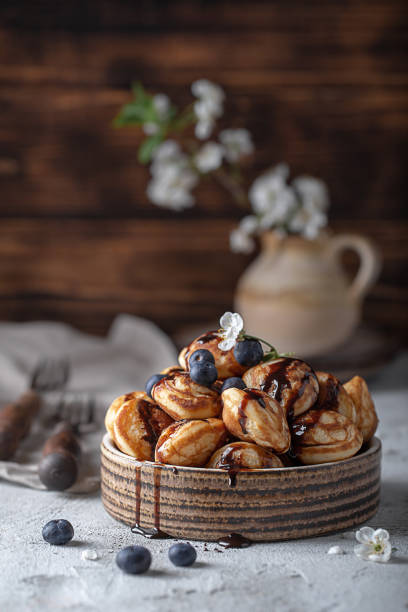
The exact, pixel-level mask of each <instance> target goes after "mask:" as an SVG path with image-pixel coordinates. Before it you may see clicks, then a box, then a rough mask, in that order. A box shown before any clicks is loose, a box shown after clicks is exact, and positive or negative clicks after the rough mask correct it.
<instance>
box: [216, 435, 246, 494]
mask: <svg viewBox="0 0 408 612" xmlns="http://www.w3.org/2000/svg"><path fill="white" fill-rule="evenodd" d="M238 449H239V446H238V445H237V444H236V445H235V446H231V447H229V448H226V449H225V451H224V452H223V453H222V455H221V457H220V458H219V460H218V461H217V468H218V469H219V470H225V471H226V472H228V485H229V486H230V487H235V486H236V484H237V474H238V472H240V471H241V470H242V469H243V468H242V466H241V464H240V463H239V462H238V461H237V460H236V459H235V457H234V452H235V451H237V450H238Z"/></svg>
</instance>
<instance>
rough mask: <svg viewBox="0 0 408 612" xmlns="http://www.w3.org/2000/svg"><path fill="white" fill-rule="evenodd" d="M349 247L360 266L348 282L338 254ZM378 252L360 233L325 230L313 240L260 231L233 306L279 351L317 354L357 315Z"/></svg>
mask: <svg viewBox="0 0 408 612" xmlns="http://www.w3.org/2000/svg"><path fill="white" fill-rule="evenodd" d="M346 249H352V250H354V251H356V252H357V254H358V255H359V257H360V267H359V269H358V272H357V274H356V276H355V278H354V280H353V281H352V282H351V283H350V282H349V281H348V279H347V276H346V274H345V272H344V270H343V268H342V265H341V261H340V255H341V252H342V251H343V250H346ZM379 270H380V257H379V254H378V252H377V251H376V249H375V248H374V246H373V245H372V244H371V242H370V241H369V240H367V239H366V238H364V237H363V236H358V235H354V234H338V235H334V236H330V235H329V234H325V235H322V236H320V237H319V238H317V239H316V240H306V239H304V238H301V237H299V236H289V237H285V238H282V237H280V236H279V235H278V234H276V233H274V232H268V233H266V234H264V235H263V236H262V250H261V253H260V255H259V256H258V257H257V258H256V259H255V261H253V262H252V264H251V265H250V266H249V267H248V268H247V269H246V271H245V272H244V274H243V275H242V277H241V278H240V280H239V282H238V286H237V290H236V294H235V309H236V311H237V312H240V313H241V314H242V316H243V317H244V321H245V328H246V329H247V330H250V332H251V333H253V334H254V335H256V336H259V337H261V338H264V339H265V340H269V341H270V342H272V343H273V344H274V346H275V347H276V348H277V349H278V350H279V351H281V352H294V353H295V354H296V355H298V356H303V357H309V356H313V355H320V354H323V353H326V352H329V351H330V350H332V349H334V348H335V347H336V346H338V345H340V344H342V343H344V342H345V341H346V340H347V339H348V338H349V337H350V335H351V334H352V333H353V330H354V329H355V328H356V326H357V325H358V323H359V321H360V318H361V305H362V300H363V298H364V296H365V294H366V293H367V291H368V289H369V288H370V287H371V285H372V284H373V283H374V282H375V280H376V278H377V275H378V273H379Z"/></svg>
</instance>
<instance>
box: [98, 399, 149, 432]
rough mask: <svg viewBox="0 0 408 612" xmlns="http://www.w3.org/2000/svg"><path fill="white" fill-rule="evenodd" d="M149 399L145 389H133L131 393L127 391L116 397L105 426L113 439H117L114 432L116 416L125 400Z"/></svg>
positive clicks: (106, 416)
mask: <svg viewBox="0 0 408 612" xmlns="http://www.w3.org/2000/svg"><path fill="white" fill-rule="evenodd" d="M136 398H141V399H149V397H148V396H147V395H146V393H145V392H144V391H131V392H130V393H125V394H124V395H120V396H119V397H117V398H116V399H114V400H113V402H112V403H111V405H110V406H109V408H108V410H107V411H106V415H105V427H106V431H107V432H108V434H109V435H110V437H111V439H112V440H113V441H115V438H114V433H113V423H114V420H115V417H116V414H117V412H118V410H119V409H120V408H121V407H122V406H123V404H124V403H125V402H127V401H128V400H130V399H136Z"/></svg>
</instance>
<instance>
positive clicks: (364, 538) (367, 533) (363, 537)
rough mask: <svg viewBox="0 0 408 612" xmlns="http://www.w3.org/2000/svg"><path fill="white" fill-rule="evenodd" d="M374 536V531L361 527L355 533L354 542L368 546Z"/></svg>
mask: <svg viewBox="0 0 408 612" xmlns="http://www.w3.org/2000/svg"><path fill="white" fill-rule="evenodd" d="M373 535H374V529H373V528H372V527H362V528H361V529H359V530H358V531H356V540H357V542H361V543H362V544H369V543H371V542H372V539H373Z"/></svg>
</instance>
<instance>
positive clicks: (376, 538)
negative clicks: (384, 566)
mask: <svg viewBox="0 0 408 612" xmlns="http://www.w3.org/2000/svg"><path fill="white" fill-rule="evenodd" d="M356 540H357V542H360V544H358V545H357V546H355V547H354V552H355V554H356V555H357V557H359V559H363V560H364V561H374V562H375V563H387V561H389V560H390V558H391V552H392V547H391V542H390V534H389V533H388V531H386V530H385V529H376V530H375V531H374V529H373V528H372V527H362V528H361V529H359V530H358V531H356Z"/></svg>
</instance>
